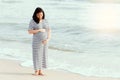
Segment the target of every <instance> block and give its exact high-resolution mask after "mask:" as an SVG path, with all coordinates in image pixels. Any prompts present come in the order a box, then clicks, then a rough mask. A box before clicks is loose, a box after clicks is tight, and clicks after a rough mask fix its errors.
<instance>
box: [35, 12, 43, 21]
mask: <svg viewBox="0 0 120 80" xmlns="http://www.w3.org/2000/svg"><path fill="white" fill-rule="evenodd" d="M36 16H37V18H39V19H40V20H41V19H42V18H43V12H39V13H37V15H36Z"/></svg>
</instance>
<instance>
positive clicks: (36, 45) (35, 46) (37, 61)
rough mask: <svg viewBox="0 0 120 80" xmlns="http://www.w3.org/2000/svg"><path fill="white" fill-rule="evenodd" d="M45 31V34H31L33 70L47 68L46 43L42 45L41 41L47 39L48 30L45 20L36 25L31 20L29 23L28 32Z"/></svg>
mask: <svg viewBox="0 0 120 80" xmlns="http://www.w3.org/2000/svg"><path fill="white" fill-rule="evenodd" d="M41 28H43V29H46V32H38V33H36V34H33V39H32V55H33V66H34V70H41V69H43V68H47V50H48V43H47V44H45V45H44V44H43V43H42V41H43V40H45V39H47V37H48V35H47V31H48V29H50V27H49V25H48V22H47V20H45V19H44V20H43V21H42V22H40V23H38V24H37V23H36V22H35V21H34V20H33V19H32V20H31V21H30V23H29V28H28V30H37V29H41Z"/></svg>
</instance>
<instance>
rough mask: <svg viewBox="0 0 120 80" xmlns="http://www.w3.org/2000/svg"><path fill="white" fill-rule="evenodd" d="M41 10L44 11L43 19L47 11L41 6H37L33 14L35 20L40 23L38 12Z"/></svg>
mask: <svg viewBox="0 0 120 80" xmlns="http://www.w3.org/2000/svg"><path fill="white" fill-rule="evenodd" d="M39 12H42V13H43V17H42V19H44V18H45V13H44V11H43V9H42V8H40V7H37V8H36V9H35V11H34V14H33V16H32V18H33V20H34V21H35V22H36V23H37V24H38V23H39V21H40V20H39V18H37V16H36V14H37V13H39Z"/></svg>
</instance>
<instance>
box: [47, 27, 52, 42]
mask: <svg viewBox="0 0 120 80" xmlns="http://www.w3.org/2000/svg"><path fill="white" fill-rule="evenodd" d="M47 33H48V37H47V40H50V38H51V29H48V30H47Z"/></svg>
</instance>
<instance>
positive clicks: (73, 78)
mask: <svg viewBox="0 0 120 80" xmlns="http://www.w3.org/2000/svg"><path fill="white" fill-rule="evenodd" d="M33 73H34V70H33V68H31V67H22V66H20V62H19V61H17V60H7V59H0V80H120V78H118V79H117V78H107V77H105V78H104V77H87V76H83V75H79V74H74V73H70V72H65V71H60V70H48V69H46V70H43V73H44V76H34V75H32V74H33Z"/></svg>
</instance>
